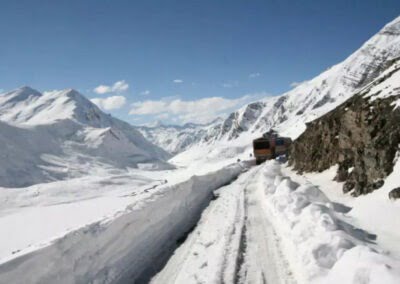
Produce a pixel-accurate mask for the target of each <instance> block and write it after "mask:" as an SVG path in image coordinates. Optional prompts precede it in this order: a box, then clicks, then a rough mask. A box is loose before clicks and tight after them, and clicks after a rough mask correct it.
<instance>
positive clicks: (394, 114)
mask: <svg viewBox="0 0 400 284" xmlns="http://www.w3.org/2000/svg"><path fill="white" fill-rule="evenodd" d="M395 62H396V61H395ZM390 63H392V66H391V69H390V68H389V69H388V70H389V71H388V72H386V73H383V74H382V75H381V76H380V77H379V78H377V80H376V81H374V82H373V83H372V84H371V85H370V86H368V87H367V88H365V89H363V90H361V91H360V92H359V93H358V94H356V95H354V96H353V97H352V98H350V99H349V100H347V101H346V102H344V103H343V104H342V105H340V106H338V107H337V108H336V109H334V110H333V111H331V112H329V113H327V114H326V115H324V116H322V117H320V118H318V119H316V120H314V121H312V122H310V123H307V130H306V131H305V132H304V133H303V134H302V135H301V136H300V137H299V138H298V139H297V140H296V141H295V142H294V144H293V147H292V150H291V156H290V164H291V165H294V168H295V169H296V170H298V171H300V172H312V171H316V172H321V171H324V170H326V169H328V168H330V167H331V166H333V165H336V164H337V165H338V166H339V167H338V170H337V174H336V177H335V179H336V180H337V181H340V182H345V183H344V186H343V191H344V192H349V191H353V192H352V194H353V195H355V196H358V195H360V194H366V193H370V192H372V191H373V190H376V189H378V188H380V187H381V186H382V185H383V183H384V181H383V179H384V178H385V177H386V176H388V174H390V173H391V172H392V170H393V166H394V165H393V160H394V158H395V155H396V152H397V151H398V150H399V148H398V147H399V144H400V123H399V122H400V108H398V107H397V108H396V104H397V103H398V102H399V100H400V91H399V90H400V88H399V87H400V86H398V85H397V84H399V82H398V81H397V79H396V80H394V79H393V78H392V79H393V80H392V81H394V82H395V83H394V84H392V85H390V86H388V82H387V81H386V80H387V79H389V78H391V76H392V75H393V74H395V73H396V72H398V73H397V74H396V76H399V74H400V71H399V70H400V64H399V65H396V64H398V63H393V62H390ZM396 78H397V77H396ZM392 81H390V82H392ZM380 87H382V88H381V89H380V91H379V92H376V89H379V88H380ZM388 90H390V92H389V94H391V95H388V96H383V97H382V96H379V95H380V92H388ZM392 90H393V92H392ZM372 97H373V99H372Z"/></svg>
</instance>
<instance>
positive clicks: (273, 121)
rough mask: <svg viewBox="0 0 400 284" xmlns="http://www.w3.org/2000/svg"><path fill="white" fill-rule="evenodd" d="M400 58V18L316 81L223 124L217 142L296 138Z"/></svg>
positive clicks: (240, 112) (254, 105)
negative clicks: (247, 136)
mask: <svg viewBox="0 0 400 284" xmlns="http://www.w3.org/2000/svg"><path fill="white" fill-rule="evenodd" d="M398 56H400V17H398V18H396V19H395V20H393V21H392V22H390V23H389V24H387V25H386V26H385V27H384V28H383V29H382V30H381V31H379V32H378V33H377V34H376V35H375V36H373V37H372V38H371V39H370V40H368V41H367V42H366V43H365V44H364V45H363V46H361V48H360V49H358V50H357V51H356V52H354V53H353V54H352V55H350V56H349V57H348V58H347V59H346V60H344V61H343V62H341V63H339V64H337V65H335V66H333V67H331V68H329V69H328V70H326V71H325V72H323V73H322V74H320V75H319V76H317V77H315V78H314V79H312V80H309V81H307V82H304V83H302V84H301V85H299V86H297V87H296V88H294V89H293V90H291V91H289V92H287V93H285V94H283V95H281V96H277V97H272V98H267V99H265V100H263V101H260V102H255V103H252V104H249V105H247V106H245V107H243V108H241V109H240V110H238V111H237V112H234V113H232V114H231V115H230V116H229V117H228V118H227V119H226V120H225V121H224V122H223V123H222V125H221V128H220V132H219V133H218V134H217V136H215V137H208V140H211V139H212V138H213V139H215V140H221V139H225V140H231V139H234V138H237V137H238V136H239V135H241V133H243V132H249V133H255V134H259V133H262V132H264V131H266V130H268V129H269V128H271V127H273V128H277V129H278V130H280V131H281V132H283V133H284V134H287V135H290V136H292V137H293V138H296V137H297V136H298V135H300V134H301V132H302V131H304V129H305V122H308V121H311V120H313V119H315V118H317V117H319V116H321V115H323V114H325V113H327V112H328V111H330V110H332V109H333V108H335V107H336V106H338V105H339V104H340V103H342V102H344V101H345V100H346V99H348V98H349V97H351V96H352V95H353V94H354V92H355V91H356V90H358V89H360V88H361V87H363V86H365V85H366V84H367V83H369V82H371V81H372V80H373V79H375V78H376V77H377V76H378V75H379V74H380V73H381V72H382V71H383V70H385V68H386V62H387V61H388V60H390V59H393V58H396V57H398Z"/></svg>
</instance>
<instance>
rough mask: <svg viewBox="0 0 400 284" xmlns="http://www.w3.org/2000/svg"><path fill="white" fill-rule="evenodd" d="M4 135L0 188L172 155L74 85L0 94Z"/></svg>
mask: <svg viewBox="0 0 400 284" xmlns="http://www.w3.org/2000/svg"><path fill="white" fill-rule="evenodd" d="M0 133H2V135H1V136H0V140H1V142H2V145H3V147H2V148H1V149H0V157H1V162H0V163H1V166H0V186H26V185H31V184H35V183H38V182H47V181H51V180H57V179H63V178H68V177H69V178H70V177H77V176H81V175H85V174H88V173H95V172H97V171H103V170H105V169H107V168H118V169H124V168H126V167H135V166H136V165H137V164H138V163H147V162H157V163H158V164H164V162H161V161H163V160H165V159H167V158H168V156H169V155H168V154H167V153H166V152H165V151H164V150H162V149H161V148H159V147H157V146H155V145H153V144H151V143H150V142H148V141H147V140H146V139H145V138H144V137H143V136H142V135H141V134H140V133H139V132H138V131H137V130H136V129H135V128H134V127H132V126H131V125H129V124H128V123H125V122H123V121H120V120H118V119H116V118H113V117H111V116H109V115H107V114H105V113H103V112H102V111H101V110H100V109H99V108H98V107H97V106H96V105H94V104H93V103H91V102H90V101H89V100H88V99H86V98H85V97H84V96H83V95H81V94H80V93H78V92H77V91H75V90H71V89H69V90H63V91H53V92H45V93H43V94H41V93H40V92H38V91H36V90H33V89H31V88H29V87H22V88H19V89H17V90H14V91H11V92H8V93H4V94H0ZM159 162H161V163H159Z"/></svg>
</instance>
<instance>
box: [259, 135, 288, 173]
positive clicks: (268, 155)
mask: <svg viewBox="0 0 400 284" xmlns="http://www.w3.org/2000/svg"><path fill="white" fill-rule="evenodd" d="M291 144H292V139H290V138H289V137H281V136H279V134H278V133H277V132H276V131H274V130H270V131H268V132H266V133H264V134H263V136H262V137H260V138H257V139H254V140H253V153H254V157H255V158H256V164H257V165H259V164H261V163H263V162H265V161H266V160H270V159H275V158H276V157H279V156H282V155H285V156H287V155H288V153H289V148H290V145H291Z"/></svg>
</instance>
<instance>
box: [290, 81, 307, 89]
mask: <svg viewBox="0 0 400 284" xmlns="http://www.w3.org/2000/svg"><path fill="white" fill-rule="evenodd" d="M305 82H307V81H301V82H296V81H295V82H292V83H290V87H292V88H296V87H297V86H299V85H301V84H303V83H305Z"/></svg>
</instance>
